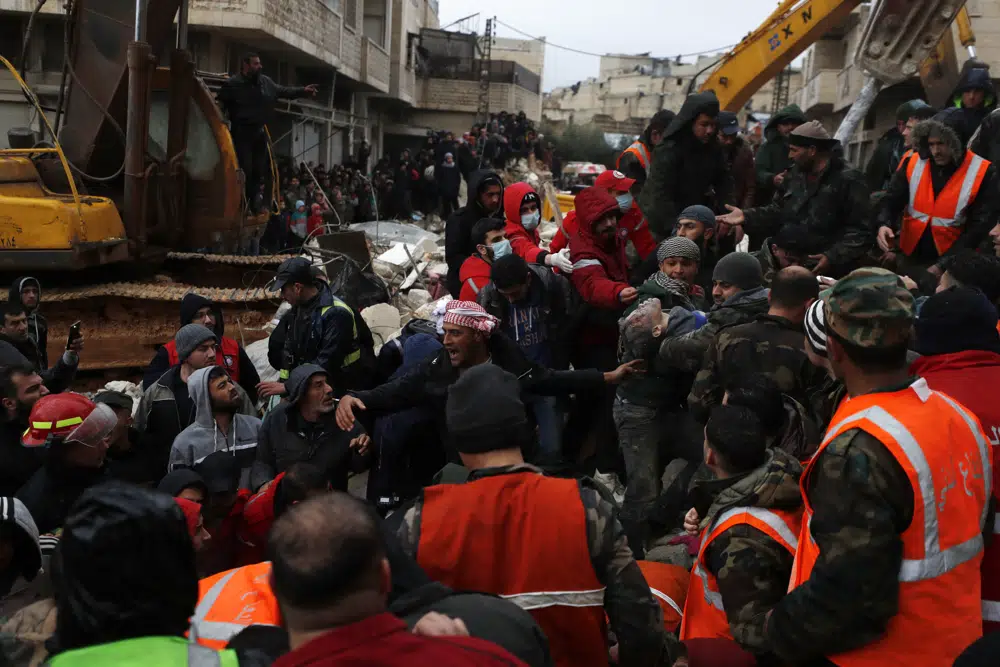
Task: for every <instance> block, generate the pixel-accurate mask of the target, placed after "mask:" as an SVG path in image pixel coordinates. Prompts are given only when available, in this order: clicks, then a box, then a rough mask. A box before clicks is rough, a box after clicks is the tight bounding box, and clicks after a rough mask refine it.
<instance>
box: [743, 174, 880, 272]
mask: <svg viewBox="0 0 1000 667" xmlns="http://www.w3.org/2000/svg"><path fill="white" fill-rule="evenodd" d="M869 195H870V192H869V190H868V184H867V183H866V182H865V177H864V174H862V173H861V172H860V171H858V170H857V169H854V168H852V167H850V166H848V165H847V164H846V163H845V162H844V161H843V159H842V158H840V157H836V156H834V157H831V158H830V163H829V165H828V166H827V168H826V170H824V171H823V173H822V174H820V175H819V177H818V178H815V179H811V178H809V177H808V176H807V175H806V174H803V173H802V172H801V171H799V169H798V168H797V167H796V168H793V169H792V171H790V172H789V174H788V178H787V179H786V180H785V184H784V189H783V190H782V191H781V192H779V193H778V194H776V195H775V197H774V200H772V202H771V203H770V204H769V205H767V206H763V207H759V208H752V209H750V210H749V211H745V212H744V214H745V220H744V222H743V229H744V230H745V231H746V233H747V234H749V235H750V236H751V237H757V238H764V237H768V236H773V235H774V234H776V233H777V232H778V230H779V229H781V228H782V227H783V226H785V225H788V224H794V225H800V224H801V225H806V227H807V228H808V229H809V234H810V236H811V237H812V238H813V239H815V246H814V247H813V248H812V250H813V251H814V252H815V253H822V254H824V255H826V256H827V257H828V258H829V260H830V262H831V263H832V264H833V265H834V267H837V268H839V269H840V270H841V271H849V270H850V269H852V268H854V267H855V266H856V265H857V262H858V260H860V259H861V258H862V256H863V255H864V254H865V253H866V252H867V251H868V249H869V248H870V247H871V245H872V243H873V242H874V240H875V234H874V232H873V231H872V229H871V220H870V216H871V202H870V201H869Z"/></svg>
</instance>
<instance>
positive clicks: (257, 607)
mask: <svg viewBox="0 0 1000 667" xmlns="http://www.w3.org/2000/svg"><path fill="white" fill-rule="evenodd" d="M270 567H271V564H270V563H269V562H265V563H258V564H255V565H247V566H245V567H241V568H236V569H234V570H230V571H229V572H226V573H225V574H224V575H223V576H221V577H219V579H218V580H217V581H216V582H215V583H213V584H212V586H211V587H210V588H209V589H208V590H207V591H205V593H204V595H201V597H200V599H199V600H198V605H197V606H196V607H195V609H194V614H193V615H192V616H191V626H190V631H189V632H190V638H191V640H192V641H197V642H198V643H199V644H201V645H203V646H208V647H210V648H224V647H225V645H226V644H228V643H229V640H230V639H232V638H233V637H234V636H235V635H237V634H239V633H240V632H242V631H243V630H245V629H246V628H247V627H249V626H250V625H263V626H275V625H276V623H266V622H265V623H262V622H261V618H260V616H259V615H257V616H256V617H255V614H254V612H257V611H267V605H268V604H273V605H274V608H275V613H276V610H277V602H276V601H274V599H273V594H271V592H270V587H269V585H268V584H265V585H264V586H260V587H258V588H250V589H248V590H234V591H232V592H231V594H230V595H227V596H226V598H229V597H230V596H231V595H233V594H236V593H239V597H238V599H239V601H240V602H241V603H242V602H245V601H247V598H248V596H253V598H254V599H253V600H249V601H248V602H247V603H246V604H245V605H244V606H242V607H239V608H237V609H236V611H235V612H232V611H230V612H228V613H229V617H230V618H233V619H234V620H232V621H228V620H209V618H210V617H212V616H213V614H212V612H213V610H216V611H218V609H219V608H218V605H219V604H220V603H223V604H224V603H225V602H227V601H228V600H227V599H223V597H222V595H223V592H225V591H226V587H227V586H229V584H230V583H231V582H232V581H233V578H234V577H235V576H237V575H243V576H246V575H247V574H248V571H252V572H257V573H258V574H255V575H253V576H254V577H258V576H262V575H265V574H267V573H268V572H269V571H270ZM216 618H217V616H216ZM267 618H268V620H274V621H277V620H278V619H277V618H273V619H271V618H270V614H268V615H267ZM242 621H246V622H242Z"/></svg>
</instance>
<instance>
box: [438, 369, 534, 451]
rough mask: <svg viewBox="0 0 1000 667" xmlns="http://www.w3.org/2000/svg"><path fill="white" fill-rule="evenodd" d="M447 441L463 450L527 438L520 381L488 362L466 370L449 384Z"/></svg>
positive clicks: (484, 448)
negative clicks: (455, 380) (453, 382)
mask: <svg viewBox="0 0 1000 667" xmlns="http://www.w3.org/2000/svg"><path fill="white" fill-rule="evenodd" d="M445 418H446V420H447V424H448V442H449V444H450V445H451V446H452V447H454V448H455V450H456V451H458V452H460V453H462V454H485V453H486V452H495V451H499V450H502V449H514V448H517V447H522V446H524V445H526V444H528V442H529V441H530V438H531V432H530V430H529V428H528V417H527V414H526V413H525V411H524V403H522V402H521V384H520V383H519V382H518V381H517V378H516V377H514V375H512V374H511V373H508V372H507V371H505V370H503V369H502V368H500V367H499V366H494V365H493V364H491V363H485V364H479V365H478V366H473V367H472V368H470V369H468V370H466V371H465V372H463V373H462V375H461V376H460V377H459V378H458V381H457V382H455V384H453V385H451V387H449V388H448V403H447V405H446V406H445Z"/></svg>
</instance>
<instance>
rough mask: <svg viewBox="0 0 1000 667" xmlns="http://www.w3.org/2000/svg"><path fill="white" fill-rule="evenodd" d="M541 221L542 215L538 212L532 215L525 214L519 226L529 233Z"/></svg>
mask: <svg viewBox="0 0 1000 667" xmlns="http://www.w3.org/2000/svg"><path fill="white" fill-rule="evenodd" d="M541 221H542V214H541V213H540V212H538V211H535V212H534V213H525V214H523V215H522V216H521V224H522V225H523V226H524V228H525V229H527V230H528V231H529V232H530V231H531V230H532V229H534V228H535V227H537V226H538V223H539V222H541Z"/></svg>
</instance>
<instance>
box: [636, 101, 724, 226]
mask: <svg viewBox="0 0 1000 667" xmlns="http://www.w3.org/2000/svg"><path fill="white" fill-rule="evenodd" d="M718 113H719V100H718V99H716V97H715V93H711V92H708V93H698V94H696V95H691V96H689V97H688V98H687V99H686V100H685V101H684V106H682V107H681V110H680V112H679V113H678V114H677V116H676V117H675V118H674V120H673V122H671V123H670V126H669V127H668V128H667V130H666V132H665V133H664V139H663V142H662V143H661V144H660V145H659V146H657V147H656V150H655V151H653V157H652V162H651V164H650V169H649V176H648V177H647V179H646V183H645V185H643V188H642V193H641V195H640V196H639V207H640V208H641V209H642V212H643V214H644V215H645V216H646V219H647V220H648V221H649V227H650V229H651V230H652V232H653V235H654V236H655V237H656V238H657V239H663V238H665V237H667V236H670V235H671V233H672V231H673V228H674V225H675V224H676V222H677V215H678V214H679V213H680V212H681V211H682V210H684V209H685V208H687V207H688V206H692V205H694V204H702V205H704V206H708V207H709V208H711V209H712V210H714V211H716V212H722V211H724V210H725V209H724V207H723V205H724V204H732V203H734V202H733V200H732V193H733V184H732V175H731V174H730V173H729V167H728V164H727V160H726V155H725V153H724V152H723V150H722V145H721V144H720V143H719V142H718V140H717V139H716V138H715V137H714V136H713V137H712V138H711V140H710V141H709V142H708V143H701V142H700V141H698V140H697V139H696V138H695V136H694V134H693V133H692V126H693V125H694V121H695V119H697V118H698V116H699V115H700V114H708V115H710V116H712V117H715V116H717V115H718Z"/></svg>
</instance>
